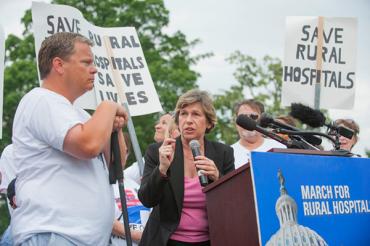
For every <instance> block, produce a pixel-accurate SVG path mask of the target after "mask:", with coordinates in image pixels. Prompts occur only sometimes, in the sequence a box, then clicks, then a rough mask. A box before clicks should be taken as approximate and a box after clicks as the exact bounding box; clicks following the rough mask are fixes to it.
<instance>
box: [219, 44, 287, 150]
mask: <svg viewBox="0 0 370 246" xmlns="http://www.w3.org/2000/svg"><path fill="white" fill-rule="evenodd" d="M227 61H228V62H229V63H230V64H233V65H236V69H235V72H234V77H235V79H236V82H237V83H236V85H233V86H231V87H230V89H229V90H227V91H223V94H218V95H215V107H216V109H217V113H218V125H217V127H216V128H215V133H213V135H214V136H215V137H216V138H219V139H222V140H223V141H224V142H226V143H228V144H231V143H233V142H235V141H236V140H237V139H238V136H237V132H236V128H235V114H234V112H233V107H234V105H235V104H236V103H237V102H239V101H241V100H243V99H245V96H244V95H245V94H246V95H248V97H249V98H254V99H257V100H259V101H260V102H262V103H263V104H264V105H265V110H266V112H268V113H269V114H272V115H275V116H277V115H281V114H286V113H287V109H284V108H281V106H280V105H281V99H280V98H281V85H282V80H281V78H282V65H281V61H280V60H279V59H278V58H272V57H269V56H265V57H264V58H263V59H262V61H257V60H256V59H255V58H253V57H251V56H249V55H245V54H242V53H241V52H240V51H236V52H234V53H233V54H231V55H230V56H229V57H228V58H227Z"/></svg>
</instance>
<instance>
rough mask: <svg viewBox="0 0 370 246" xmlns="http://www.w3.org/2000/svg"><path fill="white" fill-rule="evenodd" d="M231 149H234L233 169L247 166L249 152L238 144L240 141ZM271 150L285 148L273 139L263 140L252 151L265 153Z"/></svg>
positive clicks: (249, 156)
mask: <svg viewBox="0 0 370 246" xmlns="http://www.w3.org/2000/svg"><path fill="white" fill-rule="evenodd" d="M231 147H232V148H233V149H234V158H235V169H236V168H238V167H241V166H242V165H244V164H247V163H248V161H249V160H250V158H251V151H249V150H248V149H247V148H245V147H244V146H242V145H241V144H240V140H239V141H238V142H236V143H234V144H233V145H231ZM272 148H286V146H285V145H284V144H281V143H279V142H277V141H275V140H273V139H270V138H264V140H263V143H262V144H261V146H259V147H258V148H256V149H254V150H252V151H256V152H267V151H269V150H270V149H272Z"/></svg>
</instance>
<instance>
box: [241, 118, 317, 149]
mask: <svg viewBox="0 0 370 246" xmlns="http://www.w3.org/2000/svg"><path fill="white" fill-rule="evenodd" d="M236 124H238V125H239V126H240V127H242V128H244V129H246V130H248V131H257V132H260V133H262V134H263V135H265V136H267V137H269V138H271V139H274V140H275V141H277V142H279V143H282V144H284V145H285V146H287V147H288V148H292V149H317V148H315V147H314V146H312V145H310V144H309V143H306V142H305V141H300V140H295V139H289V140H286V139H284V138H283V137H281V136H279V135H277V134H275V133H273V132H270V131H268V130H266V129H264V128H262V127H261V126H259V125H258V124H257V122H256V121H254V120H252V119H251V118H249V117H248V116H247V115H246V114H241V115H239V116H238V117H237V118H236Z"/></svg>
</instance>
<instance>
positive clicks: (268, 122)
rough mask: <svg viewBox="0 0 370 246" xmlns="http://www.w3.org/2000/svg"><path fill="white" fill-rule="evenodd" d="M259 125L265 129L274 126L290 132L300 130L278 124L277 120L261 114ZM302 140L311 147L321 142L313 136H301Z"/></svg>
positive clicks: (281, 123)
mask: <svg viewBox="0 0 370 246" xmlns="http://www.w3.org/2000/svg"><path fill="white" fill-rule="evenodd" d="M260 125H261V127H267V126H272V127H274V126H276V127H280V128H283V129H287V130H291V131H300V129H298V128H295V127H294V126H291V125H288V124H285V123H283V122H279V121H277V120H274V119H273V118H272V117H270V116H268V115H267V114H262V115H261V119H260ZM303 138H304V139H305V140H306V141H307V142H308V143H310V144H313V145H320V144H321V142H322V139H321V138H319V137H316V136H314V135H308V136H303Z"/></svg>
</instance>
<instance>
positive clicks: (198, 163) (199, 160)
mask: <svg viewBox="0 0 370 246" xmlns="http://www.w3.org/2000/svg"><path fill="white" fill-rule="evenodd" d="M194 163H195V167H196V168H198V169H199V170H201V172H202V173H203V174H205V175H207V176H208V178H209V179H211V180H213V181H216V180H218V179H219V177H220V172H219V171H218V168H217V167H216V164H215V163H214V162H213V161H212V160H211V159H208V158H207V157H205V156H203V155H199V156H197V157H195V162H194Z"/></svg>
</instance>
